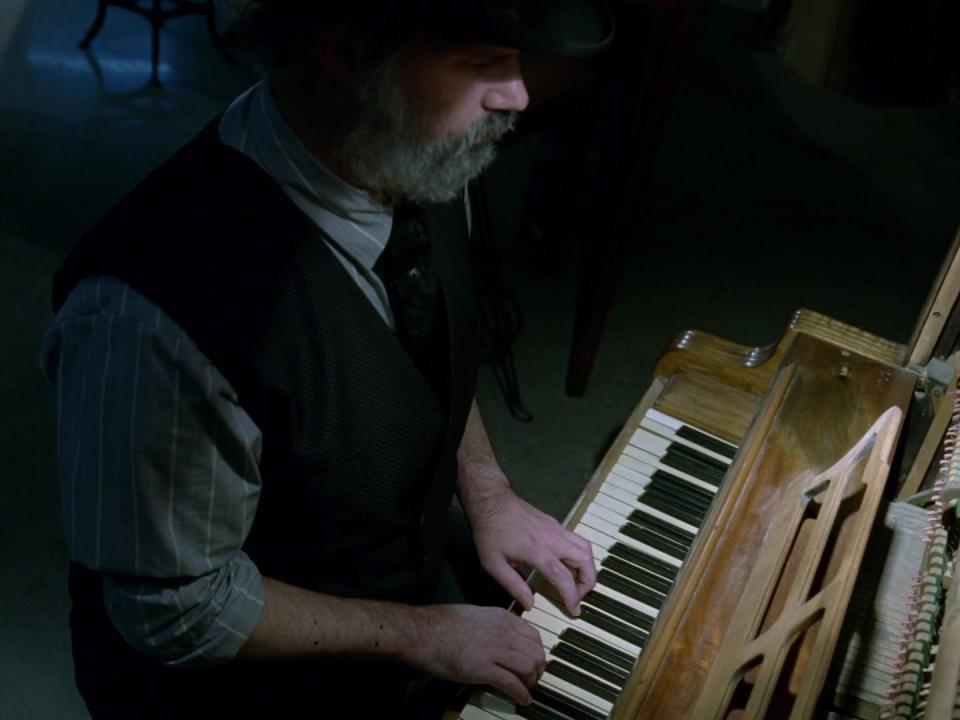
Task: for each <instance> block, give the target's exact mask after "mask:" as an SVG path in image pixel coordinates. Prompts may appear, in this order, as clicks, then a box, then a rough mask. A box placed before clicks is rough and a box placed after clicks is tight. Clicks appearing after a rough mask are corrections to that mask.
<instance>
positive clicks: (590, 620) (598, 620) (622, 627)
mask: <svg viewBox="0 0 960 720" xmlns="http://www.w3.org/2000/svg"><path fill="white" fill-rule="evenodd" d="M580 620H581V621H583V622H585V623H587V624H588V625H593V626H595V627H598V628H600V629H601V630H606V631H607V632H608V633H610V634H611V635H616V636H617V637H618V638H620V639H621V640H626V641H627V642H628V643H633V644H634V645H636V646H637V647H639V648H643V646H644V645H645V644H646V642H647V637H648V635H649V633H645V632H642V631H640V630H637V629H636V628H635V627H633V626H631V625H627V624H626V623H625V622H621V621H619V620H617V619H615V618H612V617H610V616H609V615H605V614H604V613H602V612H600V611H599V610H594V609H593V608H592V607H590V606H589V605H581V606H580Z"/></svg>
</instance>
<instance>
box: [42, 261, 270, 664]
mask: <svg viewBox="0 0 960 720" xmlns="http://www.w3.org/2000/svg"><path fill="white" fill-rule="evenodd" d="M42 362H43V366H44V370H45V372H46V374H47V377H48V378H49V379H50V382H51V384H52V385H53V387H54V391H55V395H56V400H57V416H58V421H57V439H58V453H59V467H60V485H61V500H62V502H61V505H62V513H63V526H64V533H65V537H66V542H67V546H68V549H69V552H70V556H71V558H72V559H73V560H74V561H76V562H78V563H80V564H81V565H84V566H86V567H88V568H91V569H93V570H97V571H99V572H100V573H102V575H103V578H104V580H103V582H104V600H105V604H106V609H107V612H108V614H109V616H110V618H111V620H112V622H113V623H114V625H115V626H116V628H117V630H118V631H119V632H120V634H121V635H122V636H123V637H124V638H125V639H126V640H127V642H129V643H130V644H131V645H133V646H134V647H136V648H138V649H139V650H141V651H143V652H144V653H147V654H149V655H151V656H152V657H154V658H156V659H158V660H160V661H161V662H164V663H166V664H170V665H198V664H210V663H217V662H223V661H226V660H229V659H230V658H232V657H234V656H235V655H236V653H237V651H238V650H239V649H240V647H241V646H242V645H243V643H244V642H245V641H246V638H247V637H248V636H249V634H250V633H251V632H252V630H253V627H254V626H255V625H256V623H257V621H258V620H259V617H260V614H261V613H262V610H263V604H264V590H263V583H262V578H261V577H260V574H259V572H258V571H257V568H256V567H255V566H254V565H253V563H252V562H251V561H250V559H249V558H248V557H247V556H246V555H245V554H244V553H243V552H242V550H241V548H242V546H243V543H244V541H245V540H246V537H247V534H248V533H249V531H250V528H251V526H252V523H253V518H254V515H255V512H256V508H257V503H258V500H259V494H260V475H259V457H260V447H261V435H260V431H259V429H258V428H257V427H256V425H255V424H254V423H253V421H252V420H251V419H250V417H249V416H248V415H247V414H246V413H245V412H244V411H243V409H242V408H241V407H240V405H239V402H238V398H237V395H236V393H235V391H234V389H233V388H232V387H231V386H230V384H229V382H228V381H227V380H226V379H225V378H224V377H223V375H222V374H221V373H220V372H219V371H218V370H217V369H216V368H215V367H214V366H213V365H212V364H211V363H210V361H209V360H208V359H207V358H206V357H205V356H204V355H203V353H201V352H200V351H199V349H198V348H197V347H196V346H195V345H194V344H193V342H192V341H191V339H190V338H189V337H187V335H186V333H184V331H183V330H182V329H181V328H180V327H179V326H178V325H177V324H176V323H174V321H173V320H172V319H171V318H170V317H168V316H167V315H166V314H165V313H164V312H163V311H162V310H160V309H159V308H158V307H157V306H156V305H155V304H153V303H151V302H150V301H149V300H148V299H147V298H145V297H143V296H142V295H140V294H138V293H137V292H136V291H134V290H133V289H132V288H130V287H128V286H127V285H125V284H123V283H120V282H119V281H117V280H115V279H111V278H94V279H91V280H87V281H85V282H84V283H82V284H81V285H79V286H78V287H77V288H76V289H75V290H74V291H73V292H72V293H71V294H70V296H69V297H68V299H67V302H66V304H65V305H64V307H63V308H62V309H61V311H60V313H59V314H58V316H57V318H56V320H55V321H54V323H53V325H52V326H51V327H50V329H49V330H48V331H47V333H46V334H45V336H44V344H43V355H42Z"/></svg>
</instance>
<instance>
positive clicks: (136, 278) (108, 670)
mask: <svg viewBox="0 0 960 720" xmlns="http://www.w3.org/2000/svg"><path fill="white" fill-rule="evenodd" d="M400 6H402V7H400ZM239 27H240V33H241V35H242V36H243V37H244V38H245V39H246V41H247V42H248V43H249V44H250V46H251V47H253V48H254V49H255V50H256V51H257V52H258V54H259V55H260V57H262V58H263V59H264V61H265V64H266V66H267V68H268V74H267V77H266V79H265V80H264V81H263V82H261V83H259V84H258V85H257V86H255V87H254V88H253V89H251V90H250V91H248V92H247V93H245V94H244V95H243V96H241V97H240V98H238V99H237V101H235V102H234V103H233V104H232V105H231V106H230V107H229V108H228V109H227V110H226V112H225V113H224V114H223V115H222V117H220V118H218V119H217V120H216V121H215V122H214V123H213V124H212V125H210V126H209V127H208V128H206V129H205V130H204V131H203V132H202V133H201V134H200V135H199V136H197V138H195V139H194V140H193V141H191V142H190V143H189V144H188V145H187V146H186V147H185V148H183V149H182V150H181V151H180V152H179V153H177V155H175V156H174V158H172V159H171V160H170V161H169V162H168V163H166V164H165V165H164V166H163V167H161V168H160V169H159V170H157V171H156V172H155V173H153V174H152V175H151V176H150V177H148V178H147V180H145V181H144V182H143V183H142V184H141V185H140V186H139V187H138V188H137V189H136V190H135V191H134V192H133V193H132V194H131V195H130V196H128V197H127V198H125V199H124V200H123V202H121V203H120V205H118V207H117V208H115V209H114V210H113V211H112V212H111V213H109V214H108V215H107V217H106V218H104V219H103V220H102V221H100V223H98V224H97V226H96V227H95V228H94V229H93V230H92V231H91V232H90V233H89V234H88V236H87V237H85V238H84V240H83V241H82V242H81V243H80V244H79V246H78V247H77V248H76V249H75V250H74V251H73V253H72V254H71V256H70V258H69V259H68V260H67V262H66V263H65V265H64V266H63V267H62V268H61V270H60V271H59V272H58V275H57V278H56V281H55V287H54V298H55V305H56V307H57V308H58V316H57V319H56V321H55V323H54V324H53V326H52V327H51V329H50V330H49V331H48V333H47V334H46V336H45V340H44V362H45V368H46V371H47V373H48V376H49V377H50V378H51V381H52V383H53V384H54V385H55V387H56V392H57V397H58V414H59V426H58V439H59V454H60V464H61V481H62V497H63V514H64V525H65V531H66V539H67V544H68V548H69V551H70V554H71V559H72V561H73V562H72V566H71V578H70V589H71V596H72V599H73V612H72V616H71V627H72V632H73V640H74V659H75V665H76V678H77V684H78V687H79V689H80V691H81V694H82V695H83V697H84V699H85V701H86V702H87V705H88V707H89V708H90V710H91V713H92V714H93V716H94V717H95V718H134V717H136V718H145V717H150V718H153V717H156V718H172V717H177V718H179V717H200V716H205V717H211V716H212V717H294V716H300V715H308V716H311V717H316V716H321V717H323V716H331V717H338V716H339V715H340V714H342V713H345V712H351V714H354V715H356V716H359V717H366V716H368V715H369V716H375V714H376V713H380V715H379V716H380V717H399V716H401V715H402V716H409V717H429V716H430V714H431V713H433V712H434V711H435V710H436V705H435V702H436V698H437V697H438V694H437V693H436V692H435V685H434V684H431V682H429V681H428V680H426V678H434V679H439V680H441V681H449V682H453V683H479V684H491V685H493V686H495V687H498V688H500V689H501V690H503V691H504V692H506V693H507V694H509V695H511V696H512V697H514V698H515V699H516V700H517V701H518V702H521V703H526V702H529V700H530V694H529V688H531V687H532V686H533V684H534V683H535V682H536V679H537V677H538V675H539V673H540V671H541V670H542V668H543V664H544V657H543V650H542V648H541V646H540V640H539V636H538V633H537V632H536V631H535V630H534V629H533V628H531V627H530V626H529V625H528V624H526V623H525V622H523V621H522V620H520V619H519V618H518V617H516V616H514V615H512V614H510V613H508V612H507V611H505V610H503V609H502V608H499V607H487V606H480V605H475V604H468V603H466V602H464V600H465V599H470V600H472V601H474V602H476V601H478V600H481V599H482V598H478V597H477V593H476V592H474V591H472V590H470V589H469V588H470V585H469V584H468V583H465V584H462V585H461V586H460V587H458V585H457V583H456V582H455V581H454V580H453V579H452V578H453V577H454V575H455V574H456V573H457V572H460V574H461V576H462V575H463V568H464V563H463V562H457V559H456V558H455V557H454V555H455V553H453V552H452V551H450V548H449V547H448V545H449V544H450V543H451V542H452V541H451V540H450V539H449V538H450V535H449V534H448V525H451V523H452V524H453V526H455V525H456V523H455V517H456V516H455V515H451V509H450V508H451V500H452V496H453V494H454V492H455V493H456V495H457V497H458V498H459V501H460V504H461V506H462V508H463V511H464V514H465V515H466V519H467V521H468V523H469V527H470V531H471V533H472V538H473V542H474V544H475V548H476V556H477V557H478V559H479V561H480V564H481V565H482V567H483V568H484V570H485V571H486V572H487V573H488V574H489V576H491V577H492V578H493V579H495V580H496V582H497V583H499V585H500V586H502V588H503V589H505V590H506V591H507V592H508V593H509V594H510V595H512V596H513V597H514V598H515V599H516V600H517V601H518V602H519V603H520V604H521V605H522V606H524V607H529V606H530V605H531V603H532V595H531V591H530V589H529V588H528V587H527V585H526V584H525V582H524V581H523V578H522V577H521V576H520V574H519V573H518V571H517V570H516V569H515V568H518V567H532V568H535V569H537V570H539V571H540V572H541V573H542V574H543V576H544V577H545V578H546V579H547V580H548V581H549V582H550V583H551V584H552V585H553V586H554V587H555V588H556V590H557V592H558V594H559V595H560V596H561V597H562V598H563V601H564V603H565V604H566V606H567V609H568V610H569V612H571V613H574V614H575V613H577V612H578V603H579V600H580V599H581V598H582V597H583V595H584V594H585V593H586V592H588V591H589V590H590V588H591V587H592V586H593V583H594V581H595V568H594V565H593V560H592V557H591V553H590V545H589V544H588V543H587V542H586V541H584V540H582V539H581V538H578V537H577V536H575V535H573V534H572V533H569V532H567V531H566V530H564V529H563V528H562V527H560V526H559V525H558V524H557V523H556V521H554V520H553V519H552V518H549V517H547V516H546V515H544V514H543V513H540V512H539V511H537V510H536V509H534V508H533V507H531V506H530V505H528V504H527V503H525V502H524V501H522V500H521V499H520V498H519V497H517V496H516V495H515V494H514V493H513V492H512V490H511V489H510V485H509V483H508V481H507V479H506V477H505V476H504V474H503V472H502V471H501V469H500V468H499V466H498V465H497V463H496V460H495V458H494V456H493V453H492V450H491V448H490V445H489V442H488V440H487V437H486V433H485V431H484V429H483V423H482V420H481V418H480V415H479V412H478V410H477V408H476V405H475V403H474V402H473V388H474V383H475V378H476V353H475V345H476V338H475V315H474V312H473V306H472V302H471V299H472V298H471V295H470V291H469V269H468V266H467V262H466V255H465V248H464V237H465V235H466V230H465V228H464V227H463V226H464V224H465V223H464V212H463V206H462V205H458V203H457V202H448V203H447V204H446V205H437V206H435V207H433V208H431V209H430V212H429V213H425V212H424V211H423V209H422V207H421V206H422V205H423V204H427V203H442V202H444V201H450V200H454V199H455V198H456V196H457V195H458V194H459V193H460V192H461V191H462V189H463V187H464V185H465V183H466V182H467V181H469V180H470V179H471V178H472V177H474V176H475V175H476V174H477V173H479V172H480V171H481V170H482V169H483V167H484V166H486V165H487V164H488V163H489V162H490V160H491V159H492V157H493V152H494V143H495V142H496V140H497V139H498V138H499V137H501V136H502V135H503V134H504V133H505V132H506V131H507V130H508V129H509V128H510V127H511V125H512V115H513V114H515V113H516V112H519V111H521V110H523V108H524V107H525V105H526V103H527V94H526V89H525V87H524V85H523V80H522V78H521V76H520V71H519V63H518V49H519V48H527V47H530V48H534V49H539V50H548V51H554V52H560V53H563V54H568V55H585V54H588V53H590V52H593V51H595V50H597V49H599V48H600V47H602V46H603V45H604V44H605V43H606V42H607V41H608V39H609V34H610V29H611V25H610V21H609V17H608V16H607V14H606V11H605V8H604V7H603V6H602V3H598V2H586V1H585V0H569V1H566V2H555V1H551V2H545V1H544V2H519V0H486V1H478V2H474V3H447V2H440V1H439V0H434V1H431V0H419V1H418V2H409V3H396V2H394V3H390V2H383V1H378V0H355V2H353V3H352V4H351V6H350V7H349V8H347V9H344V8H331V7H328V6H327V4H324V3H317V2H313V1H311V0H259V1H254V2H249V3H248V4H247V5H246V7H245V9H244V11H243V15H242V18H241V21H240V24H239ZM418 203H419V204H420V205H417V204H418ZM388 238H389V243H388V242H387V240H388ZM451 517H454V521H453V522H452V521H451V519H450V518H451ZM451 532H452V530H451ZM474 585H475V584H474ZM464 588H467V589H466V590H464ZM464 593H466V595H471V594H472V595H473V597H470V598H465V594H464Z"/></svg>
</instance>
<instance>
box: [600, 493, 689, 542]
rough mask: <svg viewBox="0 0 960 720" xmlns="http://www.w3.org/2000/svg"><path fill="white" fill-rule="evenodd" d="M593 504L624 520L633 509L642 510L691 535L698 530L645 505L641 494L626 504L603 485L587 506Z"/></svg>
mask: <svg viewBox="0 0 960 720" xmlns="http://www.w3.org/2000/svg"><path fill="white" fill-rule="evenodd" d="M594 505H597V506H599V507H603V508H606V509H607V510H611V511H613V512H616V513H618V514H619V515H620V516H621V517H622V518H624V521H625V520H626V518H627V516H629V515H630V513H631V512H633V511H634V510H642V511H643V512H645V513H647V514H648V515H650V516H651V517H655V518H657V519H658V520H662V521H663V522H665V523H667V524H668V525H671V526H673V527H675V528H677V529H678V530H683V531H684V532H687V533H690V534H692V535H696V534H697V532H698V531H699V528H698V527H697V526H696V525H691V524H690V523H688V522H684V521H683V520H680V519H678V518H675V517H673V515H670V514H668V513H665V512H663V511H662V510H658V509H657V508H655V507H652V506H650V505H647V504H646V503H645V502H643V496H642V495H641V496H640V498H639V499H638V500H635V501H634V502H633V503H630V504H627V503H625V502H623V501H622V500H619V499H617V498H614V497H612V496H611V495H610V493H609V489H608V488H607V487H605V486H601V487H600V490H599V492H598V493H597V495H596V497H595V498H594V502H593V503H591V504H590V505H589V506H588V507H593V506H594Z"/></svg>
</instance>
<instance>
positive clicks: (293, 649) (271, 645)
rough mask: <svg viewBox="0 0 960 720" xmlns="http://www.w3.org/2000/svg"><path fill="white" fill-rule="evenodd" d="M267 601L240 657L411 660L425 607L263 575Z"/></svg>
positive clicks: (425, 618) (426, 621)
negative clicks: (358, 596)
mask: <svg viewBox="0 0 960 720" xmlns="http://www.w3.org/2000/svg"><path fill="white" fill-rule="evenodd" d="M264 586H265V590H266V603H265V606H264V610H263V614H262V615H261V616H260V621H259V622H258V623H257V625H256V627H255V628H254V630H253V633H251V635H250V637H249V638H248V639H247V642H246V644H245V645H244V646H243V647H242V648H241V649H240V653H239V655H238V657H240V658H247V659H251V658H260V659H262V658H281V657H304V656H309V655H349V656H353V657H358V658H379V659H382V660H386V661H390V662H400V663H414V662H415V661H416V658H415V657H413V655H412V650H413V649H414V648H415V646H416V645H417V642H418V640H417V638H418V635H419V636H420V637H422V634H423V632H424V627H425V626H428V625H429V624H430V619H429V613H430V609H429V608H425V607H412V606H409V605H402V604H399V603H390V602H378V601H373V600H359V599H348V598H339V597H334V596H332V595H324V594H321V593H316V592H312V591H310V590H304V589H302V588H298V587H294V586H292V585H287V584H286V583H282V582H279V581H277V580H273V579H271V578H264Z"/></svg>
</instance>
